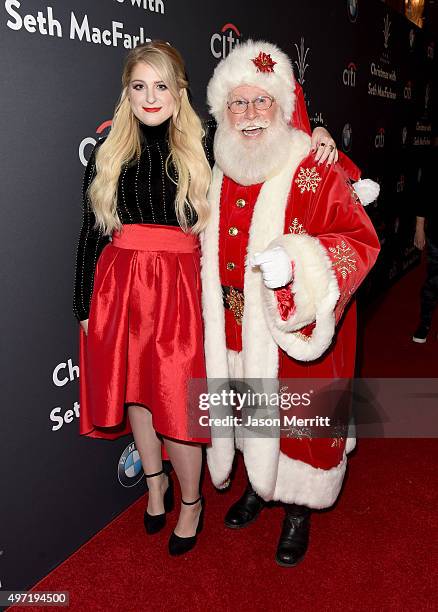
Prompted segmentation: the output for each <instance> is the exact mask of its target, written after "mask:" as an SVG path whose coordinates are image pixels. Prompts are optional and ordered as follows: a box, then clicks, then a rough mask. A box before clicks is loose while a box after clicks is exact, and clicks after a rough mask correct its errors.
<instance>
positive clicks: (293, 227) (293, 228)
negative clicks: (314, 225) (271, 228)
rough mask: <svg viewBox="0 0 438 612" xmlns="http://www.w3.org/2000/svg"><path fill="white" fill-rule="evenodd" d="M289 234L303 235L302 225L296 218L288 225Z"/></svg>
mask: <svg viewBox="0 0 438 612" xmlns="http://www.w3.org/2000/svg"><path fill="white" fill-rule="evenodd" d="M289 232H290V233H291V234H305V233H306V230H305V229H304V227H303V224H302V223H300V222H299V221H298V219H297V217H295V219H294V220H293V221H292V223H291V224H290V225H289Z"/></svg>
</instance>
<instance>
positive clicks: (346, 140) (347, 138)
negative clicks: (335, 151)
mask: <svg viewBox="0 0 438 612" xmlns="http://www.w3.org/2000/svg"><path fill="white" fill-rule="evenodd" d="M352 141H353V134H352V129H351V125H350V124H349V123H346V124H345V125H344V129H343V130H342V147H343V149H344V151H350V149H351V145H352Z"/></svg>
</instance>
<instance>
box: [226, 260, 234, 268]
mask: <svg viewBox="0 0 438 612" xmlns="http://www.w3.org/2000/svg"><path fill="white" fill-rule="evenodd" d="M235 267H236V264H235V263H234V262H232V261H229V262H228V263H227V270H234V268H235Z"/></svg>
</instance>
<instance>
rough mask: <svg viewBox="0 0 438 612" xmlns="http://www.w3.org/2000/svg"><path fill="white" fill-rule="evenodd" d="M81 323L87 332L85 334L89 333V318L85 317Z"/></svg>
mask: <svg viewBox="0 0 438 612" xmlns="http://www.w3.org/2000/svg"><path fill="white" fill-rule="evenodd" d="M79 323H80V324H81V327H82V329H83V330H84V332H85V335H86V336H87V335H88V319H84V320H83V321H79Z"/></svg>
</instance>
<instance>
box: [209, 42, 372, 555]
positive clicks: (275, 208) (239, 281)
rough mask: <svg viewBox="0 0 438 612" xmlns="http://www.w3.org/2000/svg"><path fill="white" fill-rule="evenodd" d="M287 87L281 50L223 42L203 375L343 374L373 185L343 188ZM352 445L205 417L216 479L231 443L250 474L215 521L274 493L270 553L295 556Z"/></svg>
mask: <svg viewBox="0 0 438 612" xmlns="http://www.w3.org/2000/svg"><path fill="white" fill-rule="evenodd" d="M295 88H296V86H295V80H294V76H293V70H292V65H291V62H290V60H289V58H288V57H287V56H286V55H285V54H284V53H283V52H282V51H280V49H278V48H277V47H276V46H275V45H273V44H270V43H266V42H263V41H258V42H254V41H247V42H246V43H244V44H241V45H240V46H239V47H238V48H236V49H235V50H234V51H232V52H231V53H230V55H229V56H228V57H227V58H226V59H224V60H222V61H221V62H220V63H219V64H218V66H217V67H216V70H215V72H214V74H213V77H212V79H211V81H210V83H209V86H208V102H209V105H210V108H211V112H212V114H213V116H214V118H215V119H216V121H217V131H216V135H215V140H214V153H215V160H216V164H215V167H214V169H213V181H212V186H211V189H210V193H209V201H210V205H211V220H210V223H209V226H208V228H207V230H206V231H205V235H204V237H203V245H202V248H203V256H202V281H203V310H204V321H205V353H206V362H207V374H208V377H209V379H212V380H223V379H233V378H234V379H235V378H244V379H251V380H252V381H254V380H258V381H272V380H279V379H292V378H293V379H297V378H300V379H302V378H309V377H311V378H318V379H321V378H329V379H332V378H348V377H352V376H353V371H354V353H355V333H356V319H355V316H356V313H355V306H354V300H353V296H354V293H355V291H356V290H357V288H358V287H359V285H360V284H361V282H362V281H363V279H364V278H365V276H366V274H367V273H368V271H369V270H370V268H371V267H372V266H373V264H374V262H375V260H376V258H377V255H378V252H379V241H378V239H377V236H376V233H375V231H374V229H373V226H372V224H371V222H370V220H369V218H368V216H367V214H366V212H365V210H364V208H363V207H362V205H361V202H360V200H359V197H358V195H357V191H360V189H362V194H361V197H362V198H363V199H364V200H365V199H367V200H372V199H375V197H376V196H377V193H378V192H376V191H375V189H374V186H373V185H371V186H370V185H369V184H368V185H367V184H366V182H365V181H362V182H360V183H359V188H357V184H356V189H357V191H356V190H355V189H354V188H353V186H352V184H351V181H350V179H351V176H349V174H348V173H347V172H346V171H345V168H347V169H348V168H350V169H354V165H353V164H351V165H350V166H348V160H345V159H344V160H343V161H344V164H343V166H341V165H340V164H339V163H338V164H334V165H333V164H331V165H320V164H318V163H316V162H315V157H314V155H313V154H312V153H311V151H310V148H311V141H310V137H309V135H308V134H306V133H305V132H304V131H302V130H299V129H296V127H295V126H294V125H291V122H290V118H291V117H293V116H294V110H295V103H296V95H295ZM352 174H354V172H350V175H352ZM354 178H357V176H355V177H354ZM366 187H368V193H366V194H365V192H366V191H367V190H366V189H365V188H366ZM261 384H262V386H263V382H262V383H261ZM353 445H354V440H353V439H351V438H346V437H339V436H333V435H332V436H331V437H320V436H319V437H308V436H303V437H302V436H299V435H298V436H292V437H291V436H287V437H280V436H276V435H274V436H272V437H266V436H265V437H261V436H258V435H257V434H254V430H253V429H252V430H251V434H250V435H244V434H242V433H241V432H240V433H239V434H238V436H237V440H235V438H234V436H233V437H231V436H226V435H224V434H223V431H219V430H218V429H217V428H213V431H212V444H211V446H210V447H209V448H208V449H207V457H208V465H209V469H210V473H211V477H212V480H213V483H214V484H215V486H217V487H218V488H221V487H223V486H226V485H227V484H228V478H229V475H230V472H231V468H232V463H233V458H234V453H235V446H237V447H238V448H239V449H240V450H241V451H242V453H243V457H244V461H245V466H246V470H247V473H248V479H249V484H248V487H247V489H246V491H245V492H244V494H243V495H242V497H241V498H240V499H239V500H238V501H237V502H236V503H235V504H234V505H233V506H232V507H231V508H230V510H229V511H228V513H227V516H226V518H225V524H226V525H227V526H228V527H230V528H240V527H245V526H246V525H248V524H249V523H251V522H252V521H253V520H254V519H255V518H256V517H257V516H258V514H259V512H260V511H261V509H262V508H264V507H265V505H266V501H270V500H276V501H280V502H283V504H284V507H285V519H284V524H283V529H282V532H281V537H280V541H279V543H278V547H277V553H276V560H277V562H278V563H279V564H280V565H284V566H294V565H296V564H297V563H298V562H299V561H301V560H302V558H303V557H304V554H305V552H306V549H307V545H308V537H309V527H310V510H311V509H312V508H313V509H316V508H327V507H329V506H331V505H332V504H333V503H334V501H335V500H336V498H337V496H338V493H339V491H340V488H341V484H342V480H343V477H344V473H345V469H346V454H347V453H348V452H349V451H350V450H351V448H352V447H353Z"/></svg>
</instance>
